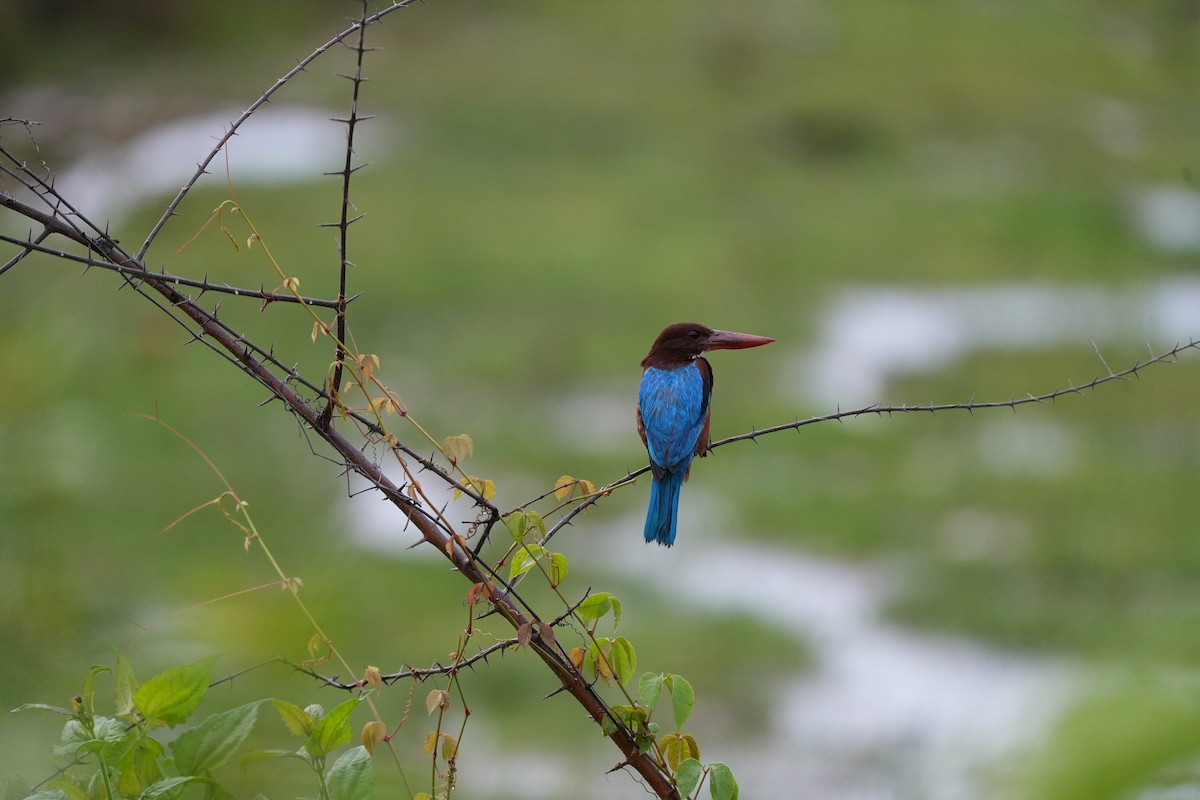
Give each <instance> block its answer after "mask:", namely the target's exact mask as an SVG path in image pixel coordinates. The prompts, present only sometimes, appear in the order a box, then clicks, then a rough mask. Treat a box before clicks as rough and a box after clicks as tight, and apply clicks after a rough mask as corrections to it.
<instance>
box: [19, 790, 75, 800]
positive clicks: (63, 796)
mask: <svg viewBox="0 0 1200 800" xmlns="http://www.w3.org/2000/svg"><path fill="white" fill-rule="evenodd" d="M25 800H70V799H69V798H68V797H67V793H66V792H64V791H63V790H62V789H47V790H46V791H44V792H38V793H37V794H31V795H29V796H27V797H26V798H25Z"/></svg>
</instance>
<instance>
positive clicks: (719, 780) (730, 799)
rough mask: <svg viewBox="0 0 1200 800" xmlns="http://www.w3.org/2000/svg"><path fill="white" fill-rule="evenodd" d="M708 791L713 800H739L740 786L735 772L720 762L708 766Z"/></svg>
mask: <svg viewBox="0 0 1200 800" xmlns="http://www.w3.org/2000/svg"><path fill="white" fill-rule="evenodd" d="M708 791H709V793H710V794H711V795H712V800H738V785H737V781H735V780H734V779H733V771H732V770H731V769H729V767H727V766H725V765H724V764H722V763H721V762H720V761H714V762H713V763H711V764H709V765H708Z"/></svg>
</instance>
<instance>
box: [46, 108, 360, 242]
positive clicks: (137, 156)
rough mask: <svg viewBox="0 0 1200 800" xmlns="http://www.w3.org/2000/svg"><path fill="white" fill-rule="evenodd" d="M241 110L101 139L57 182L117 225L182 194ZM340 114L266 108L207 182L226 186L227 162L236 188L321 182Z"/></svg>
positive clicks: (334, 161) (335, 154)
mask: <svg viewBox="0 0 1200 800" xmlns="http://www.w3.org/2000/svg"><path fill="white" fill-rule="evenodd" d="M240 115H241V110H240V109H226V110H224V111H217V112H213V113H210V114H203V115H200V116H196V117H187V118H184V119H179V120H175V121H172V122H169V123H166V124H164V125H160V126H158V127H157V128H152V129H150V130H147V131H146V132H145V133H143V134H141V135H140V136H137V137H135V138H133V139H131V140H129V141H127V142H119V143H111V144H99V143H97V144H96V145H95V146H94V147H92V148H90V149H89V151H88V154H87V155H86V156H84V157H83V158H81V159H79V160H78V161H76V162H75V163H74V164H72V165H71V166H70V167H68V168H67V169H66V170H64V171H63V172H62V173H61V174H59V175H58V176H57V179H56V186H57V188H58V189H59V191H60V193H61V194H62V195H63V196H64V197H68V198H70V199H71V202H72V203H73V204H74V205H75V206H76V208H78V209H79V210H80V211H81V212H83V214H84V215H86V216H88V217H89V218H90V219H92V221H93V222H96V223H98V224H101V226H103V223H104V222H105V221H107V222H108V223H109V224H110V225H114V226H115V225H117V224H119V223H120V222H121V221H122V220H123V219H124V218H125V216H126V215H128V214H129V213H130V212H131V211H133V210H134V209H135V208H138V207H141V206H143V205H145V204H146V203H147V202H148V201H150V200H152V199H154V198H156V197H159V196H170V195H174V194H175V193H176V192H178V191H179V189H180V187H182V186H183V183H184V181H185V180H187V179H188V178H189V177H191V175H192V173H194V172H195V171H196V165H197V164H199V162H200V161H201V160H202V159H203V158H204V156H205V155H207V153H208V152H209V151H210V150H211V149H212V148H213V146H214V145H216V143H217V140H218V139H219V138H220V137H221V135H223V134H224V133H225V131H226V130H228V128H229V125H230V123H231V121H233V120H235V119H237V118H238V116H240ZM336 116H339V114H338V113H336V112H333V111H327V110H324V109H319V108H312V107H309V106H302V105H288V104H278V105H276V104H271V105H267V106H264V107H262V108H260V109H259V110H258V111H257V112H256V113H255V114H254V116H253V117H252V118H251V119H250V120H249V121H248V122H246V123H245V124H243V125H242V126H241V127H240V128H239V129H238V132H237V134H236V135H235V136H234V137H233V138H232V139H231V140H230V142H229V143H228V145H227V147H226V152H225V153H223V154H221V155H219V156H218V157H217V158H216V159H215V160H214V161H213V162H212V164H210V165H209V172H210V173H211V174H210V175H208V176H205V177H204V178H203V179H202V181H204V182H206V183H207V185H212V183H211V182H213V181H219V182H221V183H222V184H223V183H224V182H225V180H226V167H228V174H229V176H230V177H231V178H232V180H233V181H234V183H235V185H238V184H253V183H270V184H279V183H288V182H294V181H303V180H316V179H318V178H320V177H321V174H322V172H329V171H334V170H337V169H340V168H341V162H342V160H343V159H344V158H345V155H344V153H345V144H346V128H345V126H344V125H341V124H337V123H335V122H333V121H331V117H336ZM379 127H380V126H379V125H378V124H373V125H371V126H366V127H365V128H360V129H359V130H358V131H357V132H356V137H361V136H367V137H375V136H376V135H378V134H379V133H380V131H379V130H378V128H379ZM359 142H360V144H361V142H362V139H359Z"/></svg>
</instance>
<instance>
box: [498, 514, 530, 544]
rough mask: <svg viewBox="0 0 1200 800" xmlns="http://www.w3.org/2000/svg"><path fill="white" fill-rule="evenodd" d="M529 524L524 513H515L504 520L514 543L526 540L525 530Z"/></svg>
mask: <svg viewBox="0 0 1200 800" xmlns="http://www.w3.org/2000/svg"><path fill="white" fill-rule="evenodd" d="M528 522H529V521H528V520H527V519H526V518H525V514H524V513H522V512H520V511H514V512H513V513H511V514H509V515H508V518H507V519H505V520H504V527H506V528H508V535H509V536H511V537H512V538H513V541H515V542H519V541H521V540H522V539H524V538H525V528H526V525H527V524H528Z"/></svg>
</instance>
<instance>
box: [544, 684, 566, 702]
mask: <svg viewBox="0 0 1200 800" xmlns="http://www.w3.org/2000/svg"><path fill="white" fill-rule="evenodd" d="M566 690H567V685H566V684H565V683H564V684H563V685H562V686H560V687H558V688H557V689H555V690H554V691H552V692H550V694H548V695H546V696H545V697H543V698H542V699H543V700H549V699H550V698H551V697H554V695H556V694H561V693H563V692H565V691H566Z"/></svg>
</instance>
